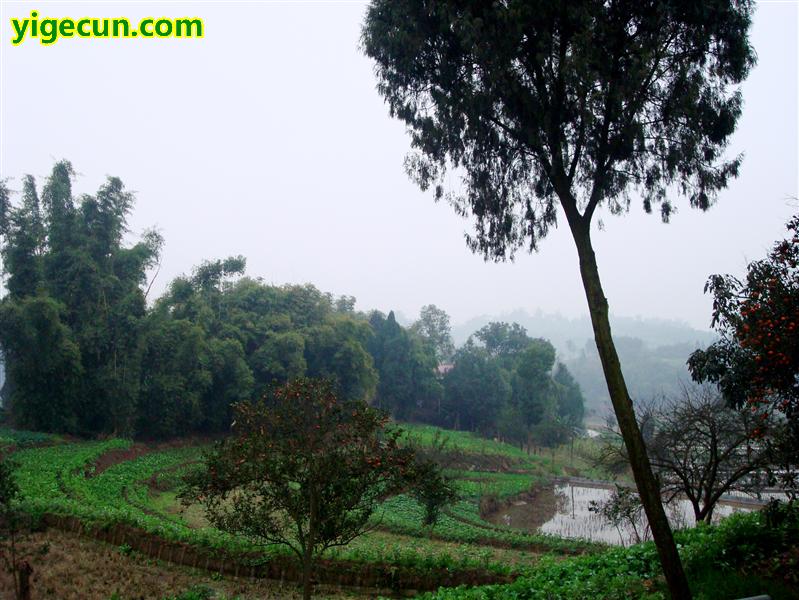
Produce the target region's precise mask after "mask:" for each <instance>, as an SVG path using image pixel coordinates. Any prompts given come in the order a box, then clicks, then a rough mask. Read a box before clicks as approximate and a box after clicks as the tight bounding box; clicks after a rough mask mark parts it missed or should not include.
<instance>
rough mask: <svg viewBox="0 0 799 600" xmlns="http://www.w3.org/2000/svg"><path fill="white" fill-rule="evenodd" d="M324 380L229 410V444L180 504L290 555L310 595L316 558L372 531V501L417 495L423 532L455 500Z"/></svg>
mask: <svg viewBox="0 0 799 600" xmlns="http://www.w3.org/2000/svg"><path fill="white" fill-rule="evenodd" d="M333 389H334V388H333V385H332V383H331V382H329V381H327V380H314V379H298V380H295V381H294V382H291V383H288V384H286V385H285V386H283V387H280V388H277V389H275V390H274V391H273V393H272V394H271V395H270V396H268V397H267V398H265V399H264V400H263V401H261V402H255V403H254V402H244V403H240V404H237V405H236V406H235V409H234V414H235V421H234V424H233V433H234V435H233V437H231V438H230V439H228V440H225V441H223V442H220V443H219V444H218V445H217V446H216V448H215V449H214V450H213V451H212V452H211V453H210V454H209V455H208V456H207V457H206V459H205V464H204V468H202V469H201V470H200V471H199V472H197V473H195V474H193V475H191V476H190V477H189V479H188V480H187V483H188V486H187V489H186V490H185V491H184V492H183V500H184V502H185V503H191V502H197V501H199V502H200V503H201V504H202V505H203V506H204V507H205V511H206V514H207V516H208V518H209V520H210V521H211V522H212V523H213V524H214V525H215V526H216V527H218V528H220V529H222V530H224V531H228V532H231V533H234V534H238V535H243V536H246V537H247V538H249V539H251V540H253V541H254V542H256V543H258V544H262V545H273V544H279V545H283V546H286V547H288V548H289V549H291V551H292V552H293V553H294V554H296V556H297V557H298V558H299V560H300V562H301V564H302V568H303V576H302V584H303V598H306V599H307V598H310V597H311V576H312V573H313V566H314V563H315V561H316V559H317V558H318V557H319V556H320V555H321V554H322V553H323V552H324V551H325V550H327V549H328V548H331V547H334V546H343V545H346V544H348V543H349V542H351V541H352V540H353V539H355V538H356V537H358V536H360V535H362V534H363V533H365V532H366V531H367V530H368V529H369V528H370V517H371V516H372V514H373V512H374V510H375V507H376V506H377V503H378V500H379V499H380V498H383V497H385V496H386V495H390V494H395V493H399V492H403V491H410V492H411V493H414V495H415V496H416V497H417V499H418V500H419V501H420V502H421V503H422V505H423V506H424V507H425V509H426V514H427V521H428V524H432V523H433V522H435V519H436V517H437V515H438V511H439V509H440V508H441V506H442V505H444V504H446V503H448V502H450V501H451V500H452V499H453V498H454V491H453V489H452V488H451V486H450V484H449V483H448V481H447V480H446V479H445V478H444V477H443V476H442V475H441V472H440V470H438V469H437V468H436V467H435V466H434V465H432V464H431V463H428V462H424V461H421V460H418V459H417V457H416V454H415V451H414V450H413V449H412V448H410V447H403V446H400V444H399V437H400V433H401V432H400V430H398V429H393V428H389V427H387V417H386V416H385V415H384V414H383V413H382V412H380V411H378V410H376V409H374V408H371V407H369V406H368V405H366V404H365V403H364V402H362V401H344V400H340V399H339V398H337V397H336V395H335V393H334V391H333Z"/></svg>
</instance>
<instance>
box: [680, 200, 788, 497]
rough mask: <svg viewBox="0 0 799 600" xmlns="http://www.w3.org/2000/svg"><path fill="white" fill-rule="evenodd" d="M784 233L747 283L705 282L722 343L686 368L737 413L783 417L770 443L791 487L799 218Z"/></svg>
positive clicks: (726, 278)
mask: <svg viewBox="0 0 799 600" xmlns="http://www.w3.org/2000/svg"><path fill="white" fill-rule="evenodd" d="M787 228H788V233H789V235H788V237H787V238H786V239H784V240H781V241H779V242H777V243H776V244H775V245H774V248H773V249H772V250H771V252H770V253H769V254H768V256H767V257H766V258H765V259H762V260H757V261H754V262H752V263H750V264H749V265H748V267H747V273H746V279H745V281H740V280H738V279H736V278H735V277H733V276H731V275H713V276H712V277H711V278H710V279H709V280H708V282H707V284H706V285H705V291H706V292H710V293H712V294H713V321H712V326H713V327H714V328H715V329H716V330H717V331H718V332H719V334H720V336H721V339H720V340H719V341H718V342H716V343H714V344H712V345H711V346H710V347H708V348H707V349H705V350H697V351H696V352H694V353H693V354H692V355H691V357H690V358H689V360H688V367H689V369H690V370H691V374H692V375H693V377H694V379H696V380H697V381H709V382H712V383H716V384H717V385H718V386H719V388H720V389H721V391H722V393H723V394H724V397H725V398H726V399H727V401H728V402H729V403H730V404H732V405H734V406H749V407H751V409H752V410H753V411H755V412H761V413H762V412H764V411H766V412H775V411H776V412H777V413H782V414H783V415H785V417H786V428H785V432H784V434H783V435H781V436H779V437H778V438H777V439H772V440H767V441H768V442H769V443H771V444H772V445H773V446H774V447H775V449H779V450H780V452H779V453H778V454H776V455H775V458H776V457H777V456H779V461H780V462H781V463H783V464H781V465H780V468H779V471H780V473H781V475H782V476H783V479H784V480H783V482H782V483H783V485H788V487H791V481H792V480H793V485H795V483H796V482H795V477H794V474H795V466H796V463H797V460H798V459H799V215H796V216H794V217H793V218H792V219H791V220H790V221H789V222H788V224H787ZM786 452H787V454H786ZM786 461H787V463H786ZM791 464H792V465H793V466H794V468H789V467H790V465H791ZM785 478H787V480H785Z"/></svg>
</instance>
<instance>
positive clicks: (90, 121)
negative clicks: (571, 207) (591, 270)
mask: <svg viewBox="0 0 799 600" xmlns="http://www.w3.org/2000/svg"><path fill="white" fill-rule="evenodd" d="M0 6H1V7H2V8H1V10H2V15H0V53H1V54H0V101H1V106H0V152H1V154H2V155H1V156H0V177H4V178H6V177H7V178H11V186H12V188H18V187H19V186H18V184H19V179H20V177H21V176H22V175H23V174H25V173H31V174H33V175H35V176H37V178H40V179H43V178H44V177H45V176H46V175H47V173H48V172H49V170H50V168H51V167H52V164H53V162H54V161H55V160H57V159H61V158H67V159H69V160H70V161H72V163H73V165H74V167H75V169H76V171H77V172H78V173H79V176H78V179H77V182H76V188H77V191H78V192H94V191H95V190H96V188H97V187H98V186H99V184H100V183H101V182H102V181H103V179H104V178H105V176H106V175H117V176H119V177H121V178H122V180H123V181H124V182H125V183H126V185H127V186H128V188H130V189H132V190H135V191H136V195H137V205H136V209H135V213H134V214H133V216H132V218H131V220H130V227H131V229H132V232H133V233H134V234H136V233H137V232H141V231H142V230H143V229H145V228H147V227H151V226H157V227H158V228H160V230H161V231H162V232H163V234H164V235H165V237H166V242H167V243H166V248H165V251H164V255H163V260H162V269H161V273H160V275H159V277H158V280H157V282H156V285H155V287H154V289H155V290H156V291H157V292H159V293H160V292H161V291H162V290H163V288H164V286H165V285H166V284H167V283H168V281H169V280H170V279H171V278H172V277H174V276H175V275H178V274H180V273H182V272H188V271H190V269H191V267H192V266H193V265H195V264H197V263H198V262H200V261H201V260H203V259H212V258H220V257H225V256H228V255H232V254H243V255H245V256H246V257H247V259H248V271H249V273H250V274H251V275H254V276H262V277H263V278H264V279H265V280H266V281H268V282H273V283H277V284H280V283H287V282H291V283H303V282H311V283H314V284H315V285H316V286H317V287H319V288H320V289H322V290H324V291H330V292H333V293H336V294H350V295H354V296H356V297H357V299H358V308H360V309H369V308H379V309H381V310H386V311H387V310H389V309H396V310H400V311H401V312H403V313H405V314H406V315H414V314H416V313H418V310H419V308H420V307H421V306H422V305H423V304H428V303H435V304H437V305H438V306H440V307H441V308H444V309H445V310H447V311H448V312H449V313H450V314H451V315H452V316H453V319H454V320H455V321H463V320H466V319H468V318H470V317H472V316H476V315H480V314H485V313H494V314H496V313H500V312H503V311H508V310H512V309H514V308H524V309H526V310H528V311H530V312H532V311H534V310H536V309H539V308H540V309H542V310H544V311H547V312H554V311H559V312H561V313H563V314H565V315H570V316H576V315H581V314H584V313H585V312H586V306H585V297H584V296H583V291H582V287H581V285H580V280H579V275H578V269H577V257H576V252H575V250H574V249H573V247H572V242H571V239H570V238H569V236H568V231H567V228H566V227H565V222H564V224H563V226H562V227H560V228H559V229H558V230H556V231H554V232H553V233H552V234H551V235H550V237H549V238H548V239H547V240H545V241H544V243H543V244H542V245H541V250H540V252H539V253H538V254H535V255H532V256H530V255H520V256H519V257H518V258H517V260H516V262H515V263H507V264H494V263H484V262H483V260H482V259H481V258H480V257H479V256H476V255H473V254H471V253H470V252H469V250H468V249H467V248H466V246H465V243H464V240H463V233H464V231H466V230H469V229H470V227H471V225H470V223H469V222H468V221H465V220H462V219H460V218H459V217H457V216H456V215H455V214H454V212H453V210H452V209H451V208H450V207H449V206H448V205H446V204H435V203H434V202H433V199H432V193H422V192H420V191H419V190H418V189H417V188H416V187H415V186H414V185H413V184H412V183H411V182H410V181H409V180H408V178H407V177H406V175H405V173H404V171H403V167H402V162H403V158H404V155H405V153H406V152H407V150H408V147H409V143H408V137H407V135H406V134H405V132H404V128H403V126H402V125H401V124H400V123H399V122H398V121H394V120H391V119H390V118H389V117H388V113H387V110H386V107H385V105H384V104H383V102H382V100H381V98H380V97H379V96H378V94H377V92H376V91H375V80H374V76H373V73H372V65H371V64H370V62H369V60H368V59H367V58H365V57H364V56H363V55H362V54H361V53H360V52H359V50H358V42H359V35H360V24H361V20H362V16H363V12H364V8H365V3H361V2H348V3H343V2H313V3H291V2H282V3H271V2H246V3H245V2H182V3H175V2H172V3H170V2H138V3H137V2H82V3H80V2H75V3H71V2H45V1H41V2H35V3H32V2H28V1H26V2H8V1H6V0H0ZM33 8H35V9H37V10H38V11H39V13H40V18H42V17H45V16H59V17H65V16H68V17H74V18H79V17H83V16H87V15H88V16H92V17H95V16H98V17H102V16H112V17H119V16H125V17H129V18H131V19H132V20H134V19H135V20H138V19H140V18H142V17H144V16H156V17H159V16H168V17H181V16H198V17H202V18H203V19H204V20H205V32H206V35H205V38H204V39H196V40H175V39H151V40H144V39H142V38H137V39H128V40H113V39H107V40H102V39H77V38H75V39H65V40H61V41H59V42H57V43H56V44H55V45H53V46H49V47H45V46H42V45H40V44H39V43H38V42H35V41H32V40H27V41H25V42H24V43H23V44H22V45H20V46H16V47H15V46H12V45H11V43H10V40H9V36H10V34H11V31H12V29H11V26H10V23H9V19H10V18H11V17H25V16H27V15H28V14H29V12H30V10H31V9H33ZM797 13H798V11H797V4H796V3H795V2H760V3H758V7H757V11H756V14H755V19H754V27H753V30H752V32H751V42H752V44H753V45H754V47H755V49H756V51H757V54H758V57H759V62H758V66H757V67H756V68H755V69H754V71H753V72H752V74H751V75H750V77H749V79H748V80H747V82H746V83H745V85H744V87H743V94H744V98H745V107H744V114H743V117H742V119H741V121H740V123H739V127H738V131H737V133H736V135H735V138H734V142H733V148H732V149H731V151H732V152H739V151H743V152H745V153H746V158H745V160H744V164H743V172H742V174H741V177H740V178H739V179H738V180H736V181H735V182H733V184H732V185H731V186H730V187H729V189H728V190H726V191H725V192H723V193H722V195H721V197H720V201H719V203H718V204H717V206H716V207H714V208H713V209H712V210H711V211H710V212H708V213H705V214H702V213H699V212H697V211H693V210H691V209H689V208H688V206H687V204H686V203H685V202H682V201H678V202H677V206H678V210H679V212H678V213H677V214H676V215H674V216H673V218H672V222H671V224H669V225H663V224H661V222H660V220H659V218H658V217H657V216H648V215H645V214H643V211H642V209H641V208H640V203H636V202H634V203H633V206H632V209H631V211H630V214H628V215H627V216H625V217H613V216H607V215H603V216H604V219H603V220H604V224H605V229H604V231H602V232H598V233H597V234H595V236H594V238H595V243H596V246H597V255H598V260H599V265H600V271H601V274H602V276H603V279H604V282H605V288H606V293H607V296H608V299H609V301H610V305H611V310H612V311H613V312H615V313H617V314H621V315H630V316H635V315H641V316H657V317H662V318H672V319H681V320H685V321H687V322H689V323H690V324H692V325H694V326H697V327H700V328H705V327H706V326H707V325H708V322H709V318H710V299H709V298H708V297H707V296H704V295H703V293H702V288H703V285H704V282H705V280H706V279H707V277H708V275H709V274H711V273H716V272H729V273H734V274H741V273H743V270H744V266H745V264H746V261H747V260H751V259H755V258H760V257H762V256H763V255H764V254H765V253H766V252H767V250H768V248H769V247H770V245H771V244H772V242H773V241H774V240H776V239H777V238H779V237H781V236H782V235H783V233H784V223H785V222H786V221H787V219H788V218H789V216H790V215H791V214H793V213H794V212H796V211H797V210H798V209H799V207H798V203H797V201H796V200H791V198H796V196H798V195H799V193H798V192H797V178H798V177H799V175H798V173H797V161H798V160H799V158H798V157H797V145H798V139H799V134H798V132H797V104H798V103H797V68H798V67H797V54H798V53H799V52H798V49H797V23H798V22H799V16H798V14H797ZM531 333H535V332H531Z"/></svg>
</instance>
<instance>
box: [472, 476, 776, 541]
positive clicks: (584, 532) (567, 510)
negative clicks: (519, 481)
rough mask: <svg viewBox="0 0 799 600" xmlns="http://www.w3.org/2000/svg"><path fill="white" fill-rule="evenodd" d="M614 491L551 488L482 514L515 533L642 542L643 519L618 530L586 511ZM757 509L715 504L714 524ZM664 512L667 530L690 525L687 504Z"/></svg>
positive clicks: (752, 503)
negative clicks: (522, 531)
mask: <svg viewBox="0 0 799 600" xmlns="http://www.w3.org/2000/svg"><path fill="white" fill-rule="evenodd" d="M613 490H614V487H613V485H612V484H605V483H594V482H592V483H586V482H570V481H566V482H561V483H556V484H553V485H551V486H545V487H540V488H537V489H535V490H533V491H532V492H530V493H528V494H523V495H521V496H518V497H516V498H514V499H512V500H511V501H509V503H507V504H506V505H505V506H504V507H502V508H501V509H499V510H498V511H496V512H494V513H493V514H491V515H487V516H486V519H487V520H489V521H491V522H492V523H494V524H496V525H504V526H507V527H512V528H514V529H523V530H526V531H535V532H540V533H547V534H551V535H557V536H559V537H564V538H580V539H585V540H591V541H596V542H604V543H607V544H615V545H620V544H621V545H629V544H631V543H636V541H638V540H637V538H638V537H640V538H641V539H642V540H645V539H651V535H650V534H649V531H648V527H647V525H646V517H645V516H644V515H642V516H641V521H639V522H637V523H636V525H635V527H634V528H633V527H632V526H631V525H623V526H620V527H618V528H617V527H615V526H613V525H612V524H610V523H609V522H608V521H607V520H605V518H604V517H602V516H601V515H599V514H597V513H595V512H592V511H591V510H589V509H590V506H591V502H592V501H593V502H603V501H606V500H608V499H609V498H610V497H611V495H612V494H613ZM759 506H760V502H758V501H756V500H754V499H752V498H748V497H747V498H740V499H737V498H735V499H734V498H729V499H726V500H723V501H721V502H719V503H718V504H717V505H716V509H715V511H714V515H713V521H714V522H716V521H718V520H719V519H722V518H724V517H727V516H729V515H731V514H733V513H735V512H739V511H740V512H748V511H750V510H753V509H756V508H758V507H759ZM665 508H666V513H667V515H668V517H669V521H670V522H671V524H672V527H674V528H684V527H691V526H693V525H694V513H693V509H692V507H691V504H690V502H688V501H687V500H675V501H674V502H672V503H671V504H670V505H666V507H665ZM636 531H637V535H636Z"/></svg>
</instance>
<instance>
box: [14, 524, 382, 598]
mask: <svg viewBox="0 0 799 600" xmlns="http://www.w3.org/2000/svg"><path fill="white" fill-rule="evenodd" d="M21 546H22V549H23V551H24V552H27V553H29V554H31V556H30V558H29V559H28V562H29V564H30V565H31V567H32V568H33V574H32V578H31V584H32V592H33V593H32V599H33V600H41V599H58V600H108V599H109V598H110V597H111V596H112V595H113V594H115V593H116V594H118V597H119V598H120V600H150V599H156V600H160V599H161V598H163V597H165V596H168V595H176V594H179V593H181V592H183V591H185V590H186V589H188V588H191V587H192V586H196V585H204V586H208V587H210V588H211V589H213V590H215V591H216V592H217V593H219V594H224V595H225V596H226V597H228V598H232V597H235V596H237V595H238V596H240V597H241V598H242V600H245V599H246V600H251V599H252V600H254V599H256V598H258V599H261V598H301V597H302V594H301V593H300V589H299V587H297V586H295V585H291V584H285V585H281V584H280V583H279V582H276V581H272V580H266V579H251V578H248V577H239V578H235V577H221V578H220V577H219V576H218V575H214V576H212V575H211V573H209V572H207V571H202V570H200V569H191V568H188V567H180V566H177V565H174V564H171V563H167V562H163V561H158V560H153V559H150V558H147V557H145V556H143V555H141V554H139V553H137V552H130V553H129V554H125V553H123V552H122V551H120V547H118V546H113V545H111V544H106V543H103V542H98V541H94V540H89V539H86V538H84V537H81V536H78V535H76V534H73V533H67V532H63V531H58V530H55V529H48V530H47V531H45V532H39V533H33V534H30V535H29V536H28V537H27V539H26V540H25V541H23V542H22V544H21ZM43 550H45V551H44V552H43ZM318 594H319V596H320V597H325V598H368V597H370V596H369V595H367V594H357V593H344V592H341V591H336V590H335V589H334V588H325V587H322V586H320V588H319V590H318ZM12 598H13V582H12V580H11V577H10V575H9V574H8V573H6V571H5V569H0V599H2V600H12Z"/></svg>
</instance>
